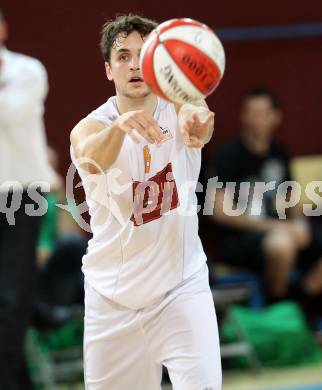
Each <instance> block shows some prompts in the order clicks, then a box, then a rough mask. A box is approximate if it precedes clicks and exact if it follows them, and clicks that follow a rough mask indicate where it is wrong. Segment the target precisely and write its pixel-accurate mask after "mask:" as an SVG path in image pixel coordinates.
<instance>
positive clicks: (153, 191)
mask: <svg viewBox="0 0 322 390" xmlns="http://www.w3.org/2000/svg"><path fill="white" fill-rule="evenodd" d="M118 116H119V112H118V109H117V106H116V98H115V97H111V98H110V99H109V100H108V101H107V102H106V103H105V104H103V105H102V106H100V107H99V108H98V109H96V110H95V111H93V112H92V113H91V114H89V115H88V116H87V119H95V120H98V121H100V122H102V123H104V124H106V125H110V124H111V123H112V122H113V121H114V120H115V119H116V118H117V117H118ZM154 118H155V120H156V121H157V122H158V124H159V126H160V128H161V129H162V131H163V134H164V137H165V140H164V141H163V142H162V143H161V144H160V145H156V144H149V143H147V141H146V140H144V139H143V138H142V137H140V140H141V142H140V143H139V144H136V143H135V142H134V141H132V139H131V138H130V137H129V136H126V137H125V139H124V142H123V145H122V147H121V150H120V153H119V155H118V157H117V159H116V161H115V163H114V164H113V165H112V166H111V167H110V168H109V169H108V170H106V171H104V172H103V171H101V173H100V174H88V173H87V172H85V171H83V170H82V169H80V168H79V167H78V166H77V163H76V162H75V158H74V156H73V151H72V159H73V162H74V163H75V165H76V167H77V168H78V171H79V174H80V176H81V178H82V182H83V186H84V191H85V194H86V200H87V203H88V206H89V214H90V217H91V229H92V233H93V238H92V239H91V240H90V241H89V245H88V251H87V254H86V255H85V256H84V258H83V267H82V269H83V272H84V274H85V278H86V280H87V282H88V283H89V284H90V285H91V286H92V287H94V288H95V289H96V290H97V291H98V292H99V293H101V294H102V295H104V296H106V297H107V298H109V299H110V300H112V301H114V302H116V303H118V304H120V305H123V306H126V307H129V308H132V309H139V308H143V307H146V306H148V305H150V304H152V303H154V302H156V301H157V300H158V299H160V298H162V297H163V296H164V294H166V293H167V292H168V291H170V290H172V289H173V288H175V287H176V286H178V285H179V284H180V283H181V282H182V281H183V280H185V279H186V278H188V277H189V276H191V275H192V274H194V273H195V272H197V271H198V270H199V269H200V268H201V267H202V265H203V264H204V263H205V261H206V256H205V254H204V251H203V248H202V245H201V242H200V238H199V236H198V217H197V197H196V194H195V189H196V184H197V180H198V176H199V171H200V164H201V150H200V149H199V148H187V147H186V146H185V145H184V144H183V141H182V138H181V134H180V132H179V131H178V121H177V114H176V112H175V107H174V105H173V104H171V103H168V102H165V101H163V100H161V99H158V104H157V109H156V111H155V114H154Z"/></svg>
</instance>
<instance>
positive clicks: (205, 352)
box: [84, 265, 221, 390]
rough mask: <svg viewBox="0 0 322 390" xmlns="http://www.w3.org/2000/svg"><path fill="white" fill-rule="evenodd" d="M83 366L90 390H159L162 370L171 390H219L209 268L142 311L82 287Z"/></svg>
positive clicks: (87, 386)
mask: <svg viewBox="0 0 322 390" xmlns="http://www.w3.org/2000/svg"><path fill="white" fill-rule="evenodd" d="M84 364H85V385H86V389H88V390H160V389H161V376H162V365H164V366H166V367H167V369H168V372H169V376H170V379H171V382H172V386H173V389H174V390H220V389H221V361H220V350H219V338H218V328H217V321H216V314H215V309H214V303H213V298H212V294H211V291H210V288H209V282H208V268H207V266H206V265H205V266H203V267H202V269H201V270H200V271H199V272H198V273H196V274H195V275H193V276H192V277H190V278H189V279H187V280H185V281H184V282H183V283H182V284H180V285H179V286H178V287H176V288H175V289H174V290H172V291H170V292H169V293H167V294H166V296H165V297H163V299H162V300H160V302H158V303H157V304H154V305H152V306H149V307H147V308H144V309H140V310H131V309H128V308H125V307H123V306H120V305H118V304H115V303H114V302H112V301H110V300H108V299H107V298H105V297H104V296H102V295H100V294H99V293H98V292H96V290H94V289H93V288H92V287H91V286H89V285H88V283H86V285H85V335H84Z"/></svg>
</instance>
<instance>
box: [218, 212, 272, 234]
mask: <svg viewBox="0 0 322 390" xmlns="http://www.w3.org/2000/svg"><path fill="white" fill-rule="evenodd" d="M213 218H214V220H215V221H216V222H218V223H220V224H222V225H225V226H227V227H230V228H232V229H237V230H256V231H266V230H270V229H272V228H274V227H276V222H277V221H276V220H275V219H274V218H266V217H265V218H252V217H249V216H248V215H226V214H225V213H216V211H215V212H214V215H213Z"/></svg>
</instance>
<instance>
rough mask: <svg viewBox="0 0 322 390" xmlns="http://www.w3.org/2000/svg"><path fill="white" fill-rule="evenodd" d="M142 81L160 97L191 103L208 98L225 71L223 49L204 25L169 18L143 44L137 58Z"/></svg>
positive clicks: (189, 20) (213, 34)
mask: <svg viewBox="0 0 322 390" xmlns="http://www.w3.org/2000/svg"><path fill="white" fill-rule="evenodd" d="M140 66H141V70H142V75H143V79H144V81H145V82H146V83H147V84H148V85H149V86H150V88H151V89H152V90H153V91H154V92H155V93H156V94H157V95H159V96H160V97H161V98H163V99H166V100H170V101H173V102H176V103H194V102H196V101H198V100H200V99H204V98H205V97H207V96H208V95H210V94H211V93H212V92H213V91H214V90H215V89H216V88H217V86H218V84H219V83H220V80H221V79H222V77H223V73H224V70H225V52H224V48H223V46H222V44H221V42H220V40H219V38H218V37H217V36H216V34H215V33H214V32H213V31H212V30H211V29H210V28H209V27H208V26H206V25H205V24H202V23H200V22H197V21H195V20H192V19H172V20H169V21H167V22H164V23H162V24H160V25H159V26H158V27H157V28H156V29H155V30H153V31H152V32H151V34H150V36H149V37H148V38H147V40H146V41H145V43H144V45H143V47H142V50H141V57H140Z"/></svg>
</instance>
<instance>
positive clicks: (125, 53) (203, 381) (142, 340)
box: [71, 15, 221, 390]
mask: <svg viewBox="0 0 322 390" xmlns="http://www.w3.org/2000/svg"><path fill="white" fill-rule="evenodd" d="M155 27H156V24H155V23H154V22H152V21H150V20H147V19H144V18H141V17H139V16H135V15H129V16H120V17H118V18H117V19H116V20H114V21H112V22H109V23H107V24H105V25H104V28H103V31H102V39H101V48H102V51H103V56H104V60H105V68H106V75H107V78H108V79H109V80H110V81H113V82H114V84H115V89H116V96H113V97H111V98H110V99H108V101H107V102H106V103H104V104H103V105H102V106H100V107H99V108H98V109H96V110H94V111H93V112H92V113H90V114H89V115H88V116H87V117H86V118H85V119H83V120H82V121H81V122H80V123H79V124H78V125H77V126H76V127H75V128H74V129H73V131H72V133H71V144H72V147H71V153H72V159H73V161H74V162H75V164H76V166H77V168H78V171H79V173H80V176H81V178H82V181H83V186H84V189H85V193H86V198H87V202H88V204H89V212H90V215H91V228H92V231H93V238H92V239H91V240H90V242H89V246H88V252H87V254H86V255H85V256H84V259H83V271H84V273H85V337H84V362H85V382H86V388H87V389H89V390H156V389H161V374H162V370H161V368H162V365H165V366H166V367H167V369H168V372H169V376H170V379H171V382H172V384H173V388H174V389H175V390H206V389H207V390H210V389H211V390H219V389H221V363H220V352H219V341H218V331H217V323H216V315H215V310H214V304H213V299H212V295H211V292H210V288H209V283H208V270H207V266H206V257H205V254H204V252H203V249H202V245H201V242H200V239H199V236H198V222H197V221H198V220H197V215H196V213H192V212H191V208H192V207H193V205H195V204H196V196H195V183H196V181H197V179H198V175H199V169H200V160H201V147H202V146H203V145H204V144H205V143H206V142H208V141H209V139H210V137H211V135H212V132H213V123H214V114H213V113H212V112H210V111H209V110H208V109H207V108H206V104H205V102H201V103H200V106H201V107H197V106H193V105H190V104H184V105H182V106H179V105H174V104H171V103H168V102H166V101H163V100H161V99H159V98H158V97H157V96H156V95H155V94H154V93H152V92H151V90H150V89H149V87H148V86H147V85H146V84H145V83H144V81H143V80H142V74H141V71H140V67H139V55H140V50H141V47H142V45H143V43H144V41H145V39H146V37H147V35H148V34H149V32H150V31H151V30H153V29H154V28H155ZM202 116H203V119H200V118H201V117H202ZM199 117H200V118H199ZM191 183H194V184H193V185H192V184H191ZM191 187H193V188H192V189H191ZM189 188H190V191H188V189H189Z"/></svg>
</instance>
